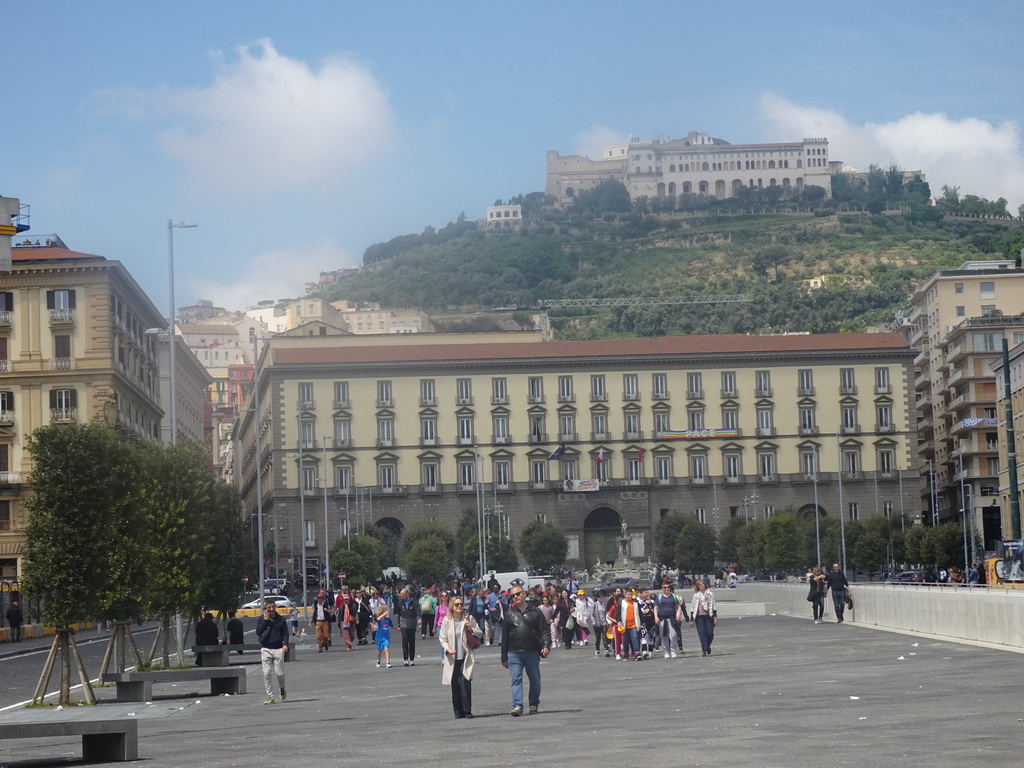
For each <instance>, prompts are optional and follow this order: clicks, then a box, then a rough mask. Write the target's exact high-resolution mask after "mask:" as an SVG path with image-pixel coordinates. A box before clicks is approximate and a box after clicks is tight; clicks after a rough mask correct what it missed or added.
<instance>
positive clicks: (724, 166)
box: [635, 160, 804, 173]
mask: <svg viewBox="0 0 1024 768" xmlns="http://www.w3.org/2000/svg"><path fill="white" fill-rule="evenodd" d="M796 167H797V168H803V167H804V163H803V160H797V161H796ZM776 168H789V160H779V161H778V163H777V164H776V161H775V160H729V161H723V162H721V163H692V164H691V163H680V164H679V166H678V171H679V172H680V173H698V172H702V171H768V170H775V169H776ZM648 170H650V166H648ZM676 170H677V166H676V165H675V164H674V163H673V164H670V165H669V167H668V172H669V173H675V172H676ZM659 171H660V168H659ZM635 172H636V173H640V167H639V166H636V171H635Z"/></svg>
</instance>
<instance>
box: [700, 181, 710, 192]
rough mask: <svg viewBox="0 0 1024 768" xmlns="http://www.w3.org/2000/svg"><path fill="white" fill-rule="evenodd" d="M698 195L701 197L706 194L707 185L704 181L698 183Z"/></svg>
mask: <svg viewBox="0 0 1024 768" xmlns="http://www.w3.org/2000/svg"><path fill="white" fill-rule="evenodd" d="M700 193H701V194H702V195H706V194H707V193H708V183H707V182H706V181H702V182H701V183H700Z"/></svg>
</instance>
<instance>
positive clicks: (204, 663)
mask: <svg viewBox="0 0 1024 768" xmlns="http://www.w3.org/2000/svg"><path fill="white" fill-rule="evenodd" d="M259 650H260V644H259V643H236V644H235V645H193V646H192V653H194V654H195V657H196V664H197V665H198V666H200V667H225V666H227V663H228V654H230V653H231V652H232V651H257V652H258V651H259Z"/></svg>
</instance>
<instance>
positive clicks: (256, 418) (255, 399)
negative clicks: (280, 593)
mask: <svg viewBox="0 0 1024 768" xmlns="http://www.w3.org/2000/svg"><path fill="white" fill-rule="evenodd" d="M173 348H174V339H173V338H172V339H171V349H173ZM259 378H260V377H259V360H258V359H257V357H256V336H253V337H252V404H253V419H252V421H253V425H254V426H253V428H254V429H255V430H256V523H257V525H258V526H259V529H260V533H259V547H260V556H259V566H260V573H259V576H260V603H261V604H262V603H263V600H264V598H265V597H266V580H267V578H266V568H267V553H266V551H265V549H264V547H265V544H264V541H263V478H262V474H263V472H262V470H263V467H262V466H261V462H262V461H263V459H262V454H263V450H262V448H263V444H262V441H261V439H260V381H259Z"/></svg>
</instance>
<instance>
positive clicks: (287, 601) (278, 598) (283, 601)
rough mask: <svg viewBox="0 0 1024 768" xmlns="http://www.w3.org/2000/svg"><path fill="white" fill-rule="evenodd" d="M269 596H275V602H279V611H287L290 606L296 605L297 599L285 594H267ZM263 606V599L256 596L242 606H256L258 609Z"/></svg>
mask: <svg viewBox="0 0 1024 768" xmlns="http://www.w3.org/2000/svg"><path fill="white" fill-rule="evenodd" d="M267 597H268V598H273V600H274V602H275V603H277V610H278V611H287V610H288V609H289V608H291V607H292V606H294V605H295V601H294V600H292V599H291V598H288V597H285V596H284V595H267ZM262 607H263V601H262V600H260V599H259V598H256V599H255V600H252V601H250V602H248V603H246V604H245V605H243V606H242V608H256V609H259V608H262Z"/></svg>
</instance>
